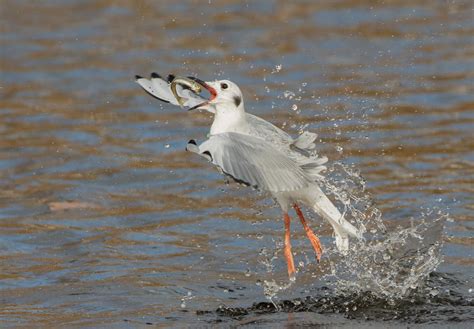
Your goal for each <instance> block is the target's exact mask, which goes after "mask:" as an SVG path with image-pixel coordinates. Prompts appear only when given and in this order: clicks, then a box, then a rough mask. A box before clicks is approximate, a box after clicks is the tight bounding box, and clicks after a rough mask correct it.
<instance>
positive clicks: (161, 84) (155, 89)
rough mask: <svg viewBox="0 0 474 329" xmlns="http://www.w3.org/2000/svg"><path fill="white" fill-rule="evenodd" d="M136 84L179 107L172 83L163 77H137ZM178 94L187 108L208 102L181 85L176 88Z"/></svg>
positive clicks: (152, 94)
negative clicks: (172, 89)
mask: <svg viewBox="0 0 474 329" xmlns="http://www.w3.org/2000/svg"><path fill="white" fill-rule="evenodd" d="M136 82H137V83H138V84H139V85H140V86H141V87H142V88H143V89H144V90H145V91H146V92H147V93H148V94H150V95H151V96H153V97H155V98H157V99H159V100H160V101H163V102H166V103H170V104H173V105H179V103H178V101H177V100H176V98H175V97H174V95H173V92H172V91H171V88H170V83H169V82H168V81H167V80H165V79H163V78H162V77H161V76H159V75H157V74H154V75H152V76H151V78H150V79H147V78H143V77H139V76H137V79H136ZM176 92H177V93H178V95H179V96H181V97H183V98H184V99H185V103H184V106H185V107H190V108H191V107H194V106H196V105H199V104H202V103H203V102H205V101H207V100H206V99H205V98H203V97H201V96H199V95H197V94H195V93H193V92H192V91H190V90H189V89H187V88H183V86H181V85H179V84H178V85H177V86H176Z"/></svg>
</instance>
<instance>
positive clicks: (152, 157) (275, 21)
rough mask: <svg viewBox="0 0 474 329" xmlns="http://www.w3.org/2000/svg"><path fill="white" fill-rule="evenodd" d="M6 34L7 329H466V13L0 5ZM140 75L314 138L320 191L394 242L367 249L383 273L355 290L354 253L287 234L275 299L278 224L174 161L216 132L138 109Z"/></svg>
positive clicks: (316, 222) (144, 104) (461, 6)
mask: <svg viewBox="0 0 474 329" xmlns="http://www.w3.org/2000/svg"><path fill="white" fill-rule="evenodd" d="M0 15H1V16H0V17H1V21H0V22H1V25H0V28H1V33H0V40H1V49H0V54H1V75H0V95H1V103H0V117H1V124H0V181H1V183H2V189H1V191H0V260H1V261H0V305H1V307H0V321H1V323H2V325H1V327H9V326H11V327H15V326H18V327H35V326H38V327H71V326H76V327H104V326H111V327H123V328H129V327H141V326H146V325H158V326H175V327H186V326H188V327H193V326H203V327H206V326H214V325H227V326H228V325H239V324H240V325H248V326H261V327H272V328H273V327H287V326H289V327H291V326H299V325H307V326H311V325H324V326H326V327H328V328H331V327H347V328H349V327H351V328H352V327H374V328H375V327H380V326H386V327H391V326H392V327H398V326H400V325H410V326H417V325H421V326H431V327H433V326H439V327H466V328H467V327H469V326H470V325H472V321H474V310H473V306H474V304H473V301H472V298H473V290H472V289H473V288H474V287H473V277H472V276H473V265H474V258H473V253H472V250H473V242H474V238H473V229H474V216H473V212H474V198H473V192H474V188H473V184H474V153H473V149H474V143H473V140H474V139H473V138H472V135H473V129H474V87H473V83H474V61H473V59H474V42H473V35H474V19H473V7H472V3H471V2H469V1H416V0H415V1H397V0H395V1H388V2H386V3H385V4H378V3H375V2H368V1H367V2H366V1H364V2H359V1H337V2H336V1H322V2H316V1H315V2H312V1H297V2H290V1H258V2H248V3H247V2H240V1H209V2H202V3H200V2H197V1H196V2H195V1H190V2H181V1H159V2H155V1H120V0H117V1H112V0H99V1H43V2H33V1H8V0H5V1H2V2H1V3H0ZM152 71H157V72H159V73H162V74H167V73H178V74H181V75H190V74H192V75H197V76H199V77H201V78H203V79H205V80H212V79H217V78H220V77H222V78H231V79H232V80H233V81H235V82H236V83H238V84H239V85H240V86H241V88H242V90H243V92H244V95H245V101H246V107H247V110H248V111H249V112H252V113H255V114H257V115H259V116H262V117H263V118H265V119H267V120H270V121H272V122H273V123H275V124H277V125H278V126H280V127H283V128H284V129H286V130H288V131H289V132H291V133H292V134H297V133H298V132H299V131H300V130H301V129H307V130H311V131H315V132H317V133H318V134H319V136H320V144H319V147H320V150H321V153H324V154H326V155H327V156H328V157H329V158H330V168H332V169H333V170H332V171H331V172H330V173H329V176H330V177H332V178H331V179H332V180H333V183H334V182H338V184H339V187H341V188H344V183H345V182H346V178H348V177H353V176H352V174H354V173H355V172H360V174H361V176H362V177H363V178H364V179H365V182H366V183H365V190H363V191H361V190H360V189H359V192H360V193H362V194H361V195H359V196H360V197H362V198H363V199H364V202H366V203H368V202H369V201H368V200H369V197H370V200H372V201H373V204H372V205H371V208H370V209H378V210H380V212H381V213H382V215H381V217H380V218H381V219H382V220H383V224H384V225H385V227H386V230H387V237H388V240H383V241H385V242H383V241H382V242H380V241H375V240H374V241H373V242H372V243H373V244H372V245H371V247H370V248H372V249H373V250H374V255H375V254H376V253H377V252H378V251H377V250H382V249H383V250H382V251H381V254H380V255H382V258H383V260H381V263H377V264H378V266H379V267H380V264H385V265H383V267H385V268H387V269H391V268H392V267H393V266H395V265H394V264H396V265H397V273H396V275H395V276H394V277H393V278H392V277H391V276H390V280H388V281H387V280H384V279H385V276H384V275H386V276H387V277H388V276H389V275H392V274H393V273H392V272H390V271H388V270H387V271H388V272H377V273H375V274H373V273H372V272H370V271H368V272H367V274H369V272H370V275H373V276H377V280H376V281H374V279H373V277H372V276H370V275H365V274H366V273H363V272H362V271H361V266H364V268H367V270H368V269H371V270H372V265H371V264H372V263H371V261H367V260H368V258H367V257H371V255H372V254H371V253H370V252H369V251H368V249H369V247H367V246H365V247H364V248H365V249H364V248H362V247H361V248H362V249H361V250H362V251H361V252H360V253H358V252H357V251H355V250H353V251H352V253H353V256H354V257H352V259H353V260H355V261H352V262H349V261H347V260H343V259H341V256H340V255H338V254H337V252H335V251H334V245H333V238H332V236H331V234H332V231H331V229H330V227H329V225H327V223H325V222H322V221H321V220H320V219H319V218H318V217H316V216H314V215H310V217H311V218H312V227H313V228H314V229H315V231H317V233H318V235H319V236H320V237H321V240H322V242H323V244H324V246H325V249H326V254H325V256H323V259H322V261H321V263H320V264H317V263H316V261H315V259H314V256H313V254H312V250H311V247H310V245H309V243H308V241H307V240H306V238H305V236H304V233H303V231H302V230H301V229H300V228H299V227H298V225H294V227H293V237H292V239H293V250H294V253H295V260H296V263H297V264H298V266H297V267H298V275H297V282H296V283H295V284H293V285H292V286H290V287H286V288H285V284H286V283H287V278H286V265H285V262H284V259H283V255H282V250H281V246H282V241H283V223H282V221H281V220H280V213H279V210H278V208H277V207H276V206H275V205H274V204H273V203H272V202H271V201H270V200H268V198H266V196H265V195H262V194H258V193H255V192H254V191H252V190H249V189H247V188H241V187H238V186H236V185H233V184H230V185H226V184H224V180H223V178H222V177H221V176H220V174H219V173H218V172H217V171H216V170H215V169H214V168H212V167H211V166H210V165H209V164H208V163H205V162H204V161H202V160H201V159H199V158H197V157H195V156H193V155H191V154H188V153H186V152H185V151H184V147H185V145H186V143H187V141H188V140H189V139H191V138H193V139H197V140H203V139H204V138H205V137H206V134H207V132H208V129H209V125H210V123H211V119H212V118H211V117H210V115H209V114H206V113H185V112H184V111H182V110H180V109H179V108H174V107H171V106H167V105H166V104H160V103H159V102H158V101H156V100H155V99H152V98H151V97H149V96H147V95H146V94H145V93H143V91H141V90H140V87H139V86H138V85H137V84H135V83H134V79H133V76H134V75H135V74H142V75H145V74H149V73H150V72H152ZM339 163H342V164H344V165H345V167H344V168H350V172H351V173H352V174H350V175H349V174H347V173H346V174H345V175H346V176H344V175H338V170H339V171H340V170H341V169H338V168H343V167H342V166H341V165H339ZM331 175H332V176H331ZM347 175H349V176H347ZM354 175H356V174H354ZM344 177H346V178H344ZM374 207H375V208H374ZM370 209H369V208H367V210H366V211H370ZM363 214H367V213H364V212H363ZM377 215H378V213H377ZM368 217H370V216H368ZM368 229H369V230H370V225H368ZM368 233H370V231H369V232H368ZM390 239H391V240H390ZM400 239H401V240H400ZM386 241H390V244H389V245H387V242H386ZM420 241H421V242H420ZM387 246H388V247H387ZM410 246H411V249H410ZM404 248H406V250H405V249H404ZM430 248H431V249H430ZM363 252H365V254H364V253H363ZM356 255H359V256H356ZM360 255H362V256H364V257H361V256H360ZM357 257H359V258H357ZM430 257H432V258H430ZM373 259H374V262H375V263H374V264H375V265H374V268H375V266H376V265H377V264H376V262H377V261H378V260H377V259H376V257H375V256H374V257H373ZM421 260H423V261H421ZM425 261H426V262H428V263H429V264H430V265H432V266H433V267H437V269H436V270H435V271H434V272H431V271H432V270H431V268H428V267H423V266H424V264H425V263H424V262H425ZM441 261H442V263H441V264H440V265H439V266H437V264H438V262H441ZM417 262H418V263H417ZM407 264H409V265H407ZM403 266H406V268H407V273H401V272H400V268H402V267H403ZM417 266H418V267H417ZM408 269H409V270H410V271H411V269H417V270H416V271H414V272H410V271H409V270H408ZM417 271H420V272H422V273H424V275H423V276H422V277H420V278H419V279H417V280H415V281H416V282H415V283H411V282H408V281H407V280H409V279H410V278H411V279H412V278H413V277H414V275H416V273H417ZM430 272H431V273H430ZM380 273H382V274H380ZM384 273H387V274H384ZM362 274H364V275H362ZM392 279H393V280H392ZM351 280H352V281H351ZM367 280H370V282H368V281H367ZM396 280H400V281H396ZM385 281H387V282H390V283H391V282H397V286H396V287H395V288H394V287H393V286H388V285H387V286H378V285H377V286H376V285H375V283H380V282H385ZM342 282H345V284H344V285H343V286H344V287H345V288H350V287H349V285H348V282H352V283H355V284H356V285H357V287H358V288H359V289H358V290H350V289H349V290H348V291H351V292H348V291H344V289H341V283H342ZM411 286H412V287H411ZM362 287H363V289H361V288H362ZM380 287H382V288H380ZM400 287H404V289H407V290H406V291H404V292H403V294H402V293H401V292H400V291H401V290H400V289H399V288H400ZM397 289H398V290H397ZM397 294H399V295H397ZM270 297H271V299H270Z"/></svg>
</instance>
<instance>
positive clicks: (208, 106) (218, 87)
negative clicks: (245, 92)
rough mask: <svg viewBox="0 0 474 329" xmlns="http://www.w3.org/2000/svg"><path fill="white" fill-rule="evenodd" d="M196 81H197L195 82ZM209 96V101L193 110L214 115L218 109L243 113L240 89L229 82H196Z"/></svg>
mask: <svg viewBox="0 0 474 329" xmlns="http://www.w3.org/2000/svg"><path fill="white" fill-rule="evenodd" d="M196 81H198V80H196ZM198 82H199V84H200V85H201V86H202V87H203V88H205V89H207V91H208V92H209V94H210V97H209V100H208V101H207V102H204V103H202V104H199V105H198V106H196V107H194V108H193V109H203V110H208V111H210V112H214V113H216V112H217V111H219V109H229V110H232V109H233V110H239V111H244V102H243V97H242V91H240V88H239V87H238V86H237V85H236V84H235V83H233V82H232V81H229V80H219V81H212V82H209V81H202V80H199V81H198Z"/></svg>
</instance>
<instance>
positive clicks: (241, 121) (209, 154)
mask: <svg viewBox="0 0 474 329" xmlns="http://www.w3.org/2000/svg"><path fill="white" fill-rule="evenodd" d="M136 82H137V83H138V84H140V85H141V86H142V87H143V89H144V90H145V91H146V92H148V93H149V94H150V95H152V96H153V97H155V98H157V99H159V100H161V101H164V102H167V103H171V104H173V105H179V106H181V107H187V108H189V110H197V109H199V110H206V111H208V112H211V113H213V114H214V121H213V123H212V125H211V129H210V133H209V137H208V139H207V140H206V141H204V142H203V143H202V144H200V145H198V144H197V143H196V141H194V140H190V141H189V142H188V144H187V147H186V149H187V150H188V151H191V152H194V153H197V154H199V155H201V156H203V157H204V158H206V159H207V160H209V161H210V162H212V163H213V164H214V165H216V166H217V167H218V168H219V169H220V171H221V172H222V173H223V174H224V175H226V176H228V177H230V178H232V179H233V180H235V181H237V182H239V183H241V184H245V185H247V186H252V187H254V188H256V189H259V190H262V191H266V192H269V193H270V194H271V195H272V197H273V198H274V199H275V200H276V201H277V202H278V204H279V205H280V207H281V210H282V217H283V221H284V226H285V239H284V255H285V259H286V262H287V267H288V276H289V278H290V280H291V281H294V280H295V272H296V270H295V265H294V260H293V255H292V252H291V240H290V222H291V218H290V216H289V211H290V210H291V208H293V209H294V210H295V212H296V215H297V216H298V218H299V220H300V222H301V224H302V225H303V228H304V230H305V232H306V235H307V237H308V239H309V241H310V243H311V245H312V247H313V249H314V251H315V253H316V259H317V261H318V262H319V261H320V259H321V255H322V252H323V250H322V246H321V242H320V240H319V238H318V237H317V236H316V234H315V233H314V232H313V230H312V229H311V228H310V227H309V225H308V223H307V221H306V219H305V217H304V215H303V212H302V211H301V208H300V206H299V204H303V205H305V206H306V207H308V208H310V209H312V210H313V211H314V212H315V213H316V214H318V215H319V216H321V217H322V218H324V219H325V220H327V221H328V222H329V224H330V225H331V226H332V227H333V230H334V236H335V243H336V247H337V249H338V250H339V251H341V252H342V253H347V251H348V249H349V237H353V238H356V239H362V232H361V231H360V230H358V229H357V228H356V227H355V226H354V225H352V224H351V223H350V222H348V221H347V220H346V219H345V218H344V216H343V215H342V214H341V212H340V211H339V210H338V209H337V208H336V206H335V205H334V204H333V203H332V202H331V200H330V199H329V198H328V197H327V196H326V195H325V193H324V192H323V191H322V189H321V188H320V184H321V179H322V177H323V176H322V172H323V171H324V170H325V169H326V167H325V166H324V164H325V163H326V162H327V161H328V159H327V157H321V156H319V155H318V154H317V152H316V143H315V141H316V138H317V135H316V134H315V133H311V132H304V133H302V134H301V135H300V136H298V137H297V138H296V139H294V138H292V137H291V136H290V135H289V134H287V133H286V132H284V131H283V130H282V129H280V128H278V127H276V126H275V125H273V124H271V123H270V122H268V121H266V120H264V119H262V118H259V117H258V116H255V115H253V114H250V113H247V112H246V111H245V107H244V99H243V95H242V92H241V90H240V88H239V87H238V86H237V85H236V84H235V83H233V82H231V81H229V80H220V81H203V80H200V79H198V78H195V77H187V78H184V77H175V76H174V75H169V76H168V77H167V78H166V79H164V78H162V77H161V76H160V75H159V74H157V73H152V74H151V77H150V79H147V78H143V77H141V76H136ZM203 92H206V93H208V94H209V96H208V97H205V96H203V94H202V93H203Z"/></svg>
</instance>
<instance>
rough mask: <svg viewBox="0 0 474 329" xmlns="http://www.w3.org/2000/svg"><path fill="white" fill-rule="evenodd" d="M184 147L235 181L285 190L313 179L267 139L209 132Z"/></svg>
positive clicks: (273, 189) (263, 187) (275, 190)
mask: <svg viewBox="0 0 474 329" xmlns="http://www.w3.org/2000/svg"><path fill="white" fill-rule="evenodd" d="M187 150H189V151H192V152H195V153H198V154H200V155H202V156H204V157H206V158H207V159H208V160H210V161H211V162H212V163H213V164H215V165H216V166H218V167H219V168H220V169H221V170H222V171H223V172H224V173H225V174H226V175H228V176H231V177H232V178H233V179H235V180H236V181H238V182H242V183H245V184H247V185H251V186H254V187H256V188H258V189H261V190H266V191H270V192H285V191H293V190H297V189H301V188H304V187H307V186H309V185H310V184H311V183H312V181H311V178H310V177H309V176H308V175H307V174H306V173H305V171H304V170H303V169H302V168H301V167H299V166H298V164H297V163H295V162H294V161H293V160H291V159H290V158H289V157H287V156H286V155H285V154H283V153H282V152H280V151H278V150H277V149H275V148H274V147H273V146H272V145H271V144H270V143H267V142H266V141H264V140H262V139H260V138H257V137H253V136H248V135H243V134H239V133H223V134H217V135H212V136H211V137H210V138H209V139H208V140H207V141H205V142H204V143H202V144H201V145H200V146H197V145H196V143H195V142H193V141H190V143H189V144H188V147H187Z"/></svg>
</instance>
